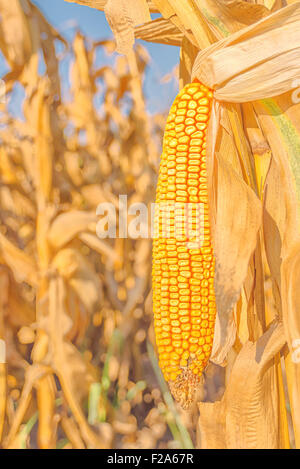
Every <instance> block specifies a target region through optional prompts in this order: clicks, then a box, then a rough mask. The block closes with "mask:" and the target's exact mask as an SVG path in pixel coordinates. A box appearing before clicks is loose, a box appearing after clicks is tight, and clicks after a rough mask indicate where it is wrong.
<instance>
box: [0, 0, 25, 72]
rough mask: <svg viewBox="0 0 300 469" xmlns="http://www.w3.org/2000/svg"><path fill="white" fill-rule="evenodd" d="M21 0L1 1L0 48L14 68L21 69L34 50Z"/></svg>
mask: <svg viewBox="0 0 300 469" xmlns="http://www.w3.org/2000/svg"><path fill="white" fill-rule="evenodd" d="M25 5H27V8H28V3H27V1H26V2H25V4H24V5H21V2H20V1H19V0H12V1H11V2H7V1H5V0H1V1H0V10H1V24H0V48H1V51H2V53H3V55H4V56H5V58H6V60H7V61H8V63H9V65H10V66H11V68H12V69H16V70H21V69H22V68H23V67H24V65H25V63H26V61H27V60H28V59H29V57H30V55H31V52H32V42H31V36H30V28H29V24H28V20H27V18H26V15H25V13H24V9H23V7H24V6H25Z"/></svg>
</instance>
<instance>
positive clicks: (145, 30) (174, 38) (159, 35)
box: [134, 18, 183, 46]
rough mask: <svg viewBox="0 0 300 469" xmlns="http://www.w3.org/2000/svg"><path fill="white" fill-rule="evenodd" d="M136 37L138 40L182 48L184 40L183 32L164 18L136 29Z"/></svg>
mask: <svg viewBox="0 0 300 469" xmlns="http://www.w3.org/2000/svg"><path fill="white" fill-rule="evenodd" d="M134 35H135V37H136V39H143V40H144V41H149V42H159V43H160V44H169V45H172V46H180V45H181V42H182V39H183V34H182V32H181V31H180V30H179V29H178V28H177V27H176V26H175V25H174V24H172V23H171V22H170V21H169V20H167V19H164V18H157V19H156V20H153V21H149V22H147V23H145V24H144V25H142V26H137V27H135V29H134Z"/></svg>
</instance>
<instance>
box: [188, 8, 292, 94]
mask: <svg viewBox="0 0 300 469" xmlns="http://www.w3.org/2000/svg"><path fill="white" fill-rule="evenodd" d="M261 44H263V47H261ZM299 58H300V4H299V3H295V4H293V5H290V6H287V7H285V8H282V9H281V10H279V11H276V12H275V13H273V14H271V15H270V16H268V17H267V18H263V19H262V20H260V21H258V22H257V23H255V24H254V25H251V26H249V27H247V28H244V29H242V30H241V31H238V32H236V33H234V34H232V35H231V36H230V37H228V38H226V39H223V40H221V41H219V42H218V43H216V44H213V45H212V46H211V47H208V48H207V49H206V50H204V51H202V52H200V53H199V54H198V56H197V58H196V61H195V64H194V67H193V73H192V79H194V78H195V77H197V78H198V79H199V80H200V81H201V82H202V83H204V84H206V85H207V86H209V87H210V88H212V89H214V90H215V95H214V96H215V98H216V99H218V100H220V101H229V102H239V103H241V102H247V101H255V100H258V99H264V98H268V97H272V96H277V95H280V94H283V93H285V92H287V91H289V90H291V89H293V88H295V87H296V85H295V84H294V82H295V80H296V79H297V78H298V77H299V75H300V65H299V64H300V60H299Z"/></svg>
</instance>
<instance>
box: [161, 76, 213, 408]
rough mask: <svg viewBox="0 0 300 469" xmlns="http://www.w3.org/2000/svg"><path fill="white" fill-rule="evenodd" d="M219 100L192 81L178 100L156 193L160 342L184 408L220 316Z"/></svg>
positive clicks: (168, 375) (165, 365)
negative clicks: (211, 192) (215, 142)
mask: <svg viewBox="0 0 300 469" xmlns="http://www.w3.org/2000/svg"><path fill="white" fill-rule="evenodd" d="M212 97H213V95H212V92H211V90H209V89H208V88H206V87H205V86H204V85H202V84H201V83H199V82H193V83H191V84H188V85H186V86H185V87H184V88H183V89H182V90H181V92H180V93H179V94H178V96H177V98H176V99H175V101H174V103H173V105H172V107H171V110H170V113H169V116H168V119H167V124H166V128H165V134H164V140H163V152H162V157H161V163H160V170H159V177H158V184H157V193H156V205H155V216H154V223H155V233H156V234H155V236H154V240H153V267H152V279H153V310H154V328H155V336H156V344H157V349H158V354H159V365H160V367H161V370H162V372H163V375H164V377H165V379H166V381H168V382H169V385H170V388H171V391H172V393H173V395H174V397H175V399H176V400H178V401H179V402H180V403H181V405H182V406H183V407H188V406H189V405H190V403H191V402H192V399H193V394H194V391H195V389H196V386H197V384H198V383H199V381H200V376H201V374H202V372H203V370H204V368H205V367H206V365H207V362H208V359H209V356H210V354H211V349H212V343H213V332H214V324H215V316H216V304H215V294H214V257H213V250H212V246H211V235H210V224H209V214H208V188H207V171H206V132H207V125H208V121H209V117H210V110H211V103H212ZM186 204H188V207H189V211H188V214H189V215H188V225H189V226H190V227H191V228H192V230H194V232H195V230H196V237H195V236H194V237H193V238H190V237H189V232H186V230H185V231H184V230H182V225H180V223H181V222H180V219H179V217H178V216H177V215H178V213H180V215H182V213H183V212H182V211H181V212H180V211H179V212H178V207H179V208H180V207H183V206H185V207H187V205H186ZM172 207H173V208H172ZM197 207H201V209H202V211H201V213H202V218H201V220H200V225H199V213H200V212H199V211H198V212H197V210H194V208H195V209H196V208H197ZM184 216H186V211H185V212H184ZM178 219H179V221H178ZM197 223H198V224H197ZM166 229H167V230H168V231H166ZM163 230H165V231H163ZM190 241H192V242H194V244H192V245H191V242H190ZM195 241H196V244H195Z"/></svg>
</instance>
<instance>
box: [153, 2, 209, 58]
mask: <svg viewBox="0 0 300 469" xmlns="http://www.w3.org/2000/svg"><path fill="white" fill-rule="evenodd" d="M154 3H155V5H156V6H157V8H158V9H159V11H160V12H161V14H162V15H163V17H164V18H166V19H170V21H172V23H174V24H175V25H176V26H177V27H178V29H180V31H182V33H183V34H184V35H185V36H186V37H187V38H188V39H189V41H190V42H191V43H192V44H194V45H195V46H196V47H198V48H199V49H204V48H206V47H208V46H209V45H210V44H211V43H212V42H213V41H214V36H213V34H212V33H211V32H210V30H209V28H208V26H207V24H206V22H205V21H204V20H203V17H202V15H201V13H200V11H199V9H198V7H197V6H196V4H195V2H193V1H192V0H186V1H185V2H182V1H181V0H154Z"/></svg>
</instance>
